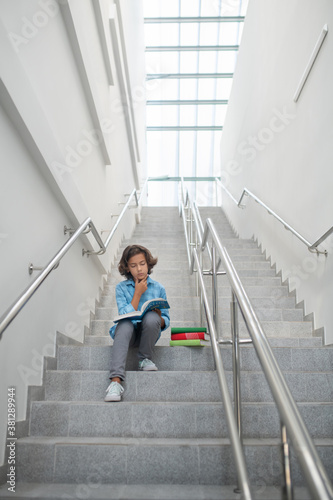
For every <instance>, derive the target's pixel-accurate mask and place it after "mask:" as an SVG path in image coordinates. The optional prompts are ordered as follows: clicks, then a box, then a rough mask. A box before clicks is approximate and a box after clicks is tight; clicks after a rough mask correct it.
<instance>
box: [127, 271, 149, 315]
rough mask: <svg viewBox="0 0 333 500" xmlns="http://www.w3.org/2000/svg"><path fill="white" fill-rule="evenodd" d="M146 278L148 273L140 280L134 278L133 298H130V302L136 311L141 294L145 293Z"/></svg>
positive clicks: (146, 286)
mask: <svg viewBox="0 0 333 500" xmlns="http://www.w3.org/2000/svg"><path fill="white" fill-rule="evenodd" d="M147 278H148V274H147V276H145V277H144V278H142V279H141V280H139V279H137V278H135V290H134V295H133V299H132V302H131V304H132V306H133V307H134V309H135V310H136V311H137V310H138V307H139V302H140V298H141V295H142V294H143V293H145V291H146V290H147V288H148V285H147Z"/></svg>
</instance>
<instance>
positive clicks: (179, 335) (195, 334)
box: [171, 332, 209, 340]
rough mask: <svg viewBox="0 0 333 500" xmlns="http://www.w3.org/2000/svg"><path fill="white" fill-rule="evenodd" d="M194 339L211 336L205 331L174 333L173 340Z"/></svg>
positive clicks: (204, 338)
mask: <svg viewBox="0 0 333 500" xmlns="http://www.w3.org/2000/svg"><path fill="white" fill-rule="evenodd" d="M192 339H202V340H209V336H208V335H206V333H205V332H184V333H172V334H171V340H192Z"/></svg>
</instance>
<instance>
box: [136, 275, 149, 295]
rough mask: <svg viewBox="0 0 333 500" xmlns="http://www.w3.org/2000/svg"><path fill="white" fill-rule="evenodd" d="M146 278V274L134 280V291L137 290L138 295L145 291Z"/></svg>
mask: <svg viewBox="0 0 333 500" xmlns="http://www.w3.org/2000/svg"><path fill="white" fill-rule="evenodd" d="M147 278H148V275H147V276H145V277H144V278H142V279H141V280H139V279H136V280H135V291H136V292H138V294H140V296H141V295H142V294H143V293H145V291H146V290H147V288H148V285H147Z"/></svg>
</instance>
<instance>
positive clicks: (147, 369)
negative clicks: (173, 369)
mask: <svg viewBox="0 0 333 500" xmlns="http://www.w3.org/2000/svg"><path fill="white" fill-rule="evenodd" d="M140 370H141V371H142V372H157V371H158V368H157V366H154V367H150V366H147V368H140Z"/></svg>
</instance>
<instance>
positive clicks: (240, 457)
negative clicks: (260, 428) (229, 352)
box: [191, 249, 252, 500]
mask: <svg viewBox="0 0 333 500" xmlns="http://www.w3.org/2000/svg"><path fill="white" fill-rule="evenodd" d="M194 263H195V264H196V266H197V269H198V277H199V282H200V288H201V292H202V297H203V302H204V304H205V312H206V318H207V323H208V325H209V332H210V337H211V346H212V350H213V355H214V360H215V366H216V372H217V377H218V381H219V386H220V389H221V395H222V400H223V405H224V410H225V416H226V420H227V425H228V430H229V437H230V444H231V448H232V451H233V455H234V458H235V464H236V469H237V477H238V481H239V487H240V490H241V492H242V498H243V499H245V500H251V499H252V495H251V489H250V482H249V478H248V474H247V469H246V463H245V458H244V452H243V447H242V443H241V439H240V436H239V433H238V428H237V424H236V420H235V416H234V411H233V406H232V402H231V398H230V394H229V388H228V383H227V378H226V375H225V370H224V367H223V362H222V356H221V351H220V349H219V346H218V342H217V333H216V329H215V324H214V321H213V318H212V315H211V312H210V307H209V302H208V297H207V292H206V288H205V285H204V281H203V277H202V273H201V272H199V270H200V262H199V257H198V252H197V250H196V249H193V251H192V263H191V272H192V273H193V271H194Z"/></svg>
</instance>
